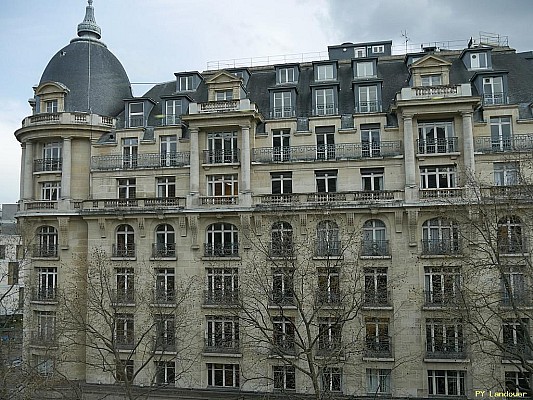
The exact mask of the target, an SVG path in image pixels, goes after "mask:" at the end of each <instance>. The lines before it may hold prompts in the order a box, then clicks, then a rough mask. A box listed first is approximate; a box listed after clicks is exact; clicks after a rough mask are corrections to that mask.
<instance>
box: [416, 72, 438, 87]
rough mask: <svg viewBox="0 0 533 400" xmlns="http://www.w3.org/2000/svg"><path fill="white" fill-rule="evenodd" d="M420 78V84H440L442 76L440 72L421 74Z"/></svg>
mask: <svg viewBox="0 0 533 400" xmlns="http://www.w3.org/2000/svg"><path fill="white" fill-rule="evenodd" d="M420 79H421V84H422V86H439V85H442V76H441V75H440V74H432V75H422V76H421V77H420Z"/></svg>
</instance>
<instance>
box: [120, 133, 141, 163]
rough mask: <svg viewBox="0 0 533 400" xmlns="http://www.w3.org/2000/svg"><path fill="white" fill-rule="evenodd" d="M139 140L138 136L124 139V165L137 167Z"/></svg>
mask: <svg viewBox="0 0 533 400" xmlns="http://www.w3.org/2000/svg"><path fill="white" fill-rule="evenodd" d="M138 146H139V141H138V139H137V138H125V139H122V167H124V168H136V167H137V151H138Z"/></svg>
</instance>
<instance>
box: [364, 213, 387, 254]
mask: <svg viewBox="0 0 533 400" xmlns="http://www.w3.org/2000/svg"><path fill="white" fill-rule="evenodd" d="M361 250H362V254H363V255H364V256H386V255H388V254H389V242H388V240H386V229H385V224H384V223H383V221H380V220H379V219H370V220H368V221H366V222H365V223H364V225H363V246H362V249H361Z"/></svg>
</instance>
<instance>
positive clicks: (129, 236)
mask: <svg viewBox="0 0 533 400" xmlns="http://www.w3.org/2000/svg"><path fill="white" fill-rule="evenodd" d="M116 240H117V242H116V244H115V246H114V248H113V256H114V257H135V231H134V230H133V228H132V226H131V225H128V224H122V225H119V226H118V227H117V231H116Z"/></svg>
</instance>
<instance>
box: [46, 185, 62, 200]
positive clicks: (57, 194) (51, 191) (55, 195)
mask: <svg viewBox="0 0 533 400" xmlns="http://www.w3.org/2000/svg"><path fill="white" fill-rule="evenodd" d="M60 198H61V181H52V182H41V200H44V201H58V200H59V199H60Z"/></svg>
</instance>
